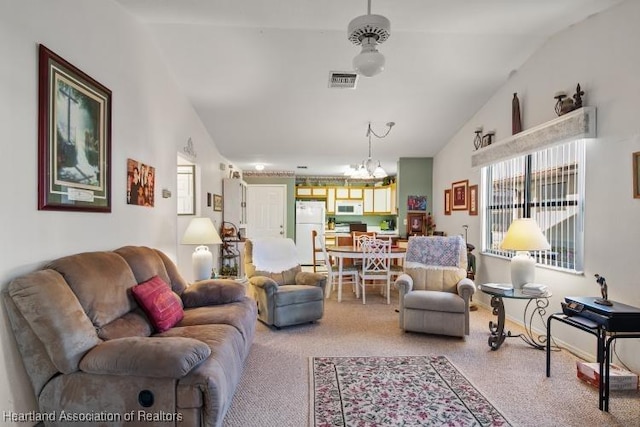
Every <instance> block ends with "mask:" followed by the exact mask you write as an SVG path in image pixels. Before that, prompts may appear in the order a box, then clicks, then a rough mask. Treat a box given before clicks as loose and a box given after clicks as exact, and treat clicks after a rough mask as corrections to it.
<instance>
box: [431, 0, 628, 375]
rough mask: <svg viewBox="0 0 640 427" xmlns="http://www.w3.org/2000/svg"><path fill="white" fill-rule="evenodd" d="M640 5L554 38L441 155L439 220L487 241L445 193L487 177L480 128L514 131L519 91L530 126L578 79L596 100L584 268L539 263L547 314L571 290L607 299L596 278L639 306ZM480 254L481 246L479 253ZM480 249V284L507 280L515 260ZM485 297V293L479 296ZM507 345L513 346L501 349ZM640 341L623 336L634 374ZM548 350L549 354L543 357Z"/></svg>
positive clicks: (589, 340)
mask: <svg viewBox="0 0 640 427" xmlns="http://www.w3.org/2000/svg"><path fill="white" fill-rule="evenodd" d="M638 22H640V2H637V1H634V0H629V1H627V2H625V3H622V4H621V5H619V6H617V7H615V8H613V9H611V10H609V11H606V12H603V13H601V14H599V15H596V16H592V17H591V18H589V19H587V20H585V21H584V22H581V23H579V24H577V25H574V26H572V27H571V28H569V29H567V30H565V31H563V32H561V33H559V34H557V35H555V36H554V37H552V38H551V39H550V40H549V41H548V42H547V43H546V44H545V45H544V46H543V47H542V48H541V49H540V50H539V51H538V52H537V53H535V54H534V55H533V56H532V57H531V58H530V59H529V60H528V61H527V62H526V63H525V64H524V65H523V66H522V67H521V68H520V69H519V70H518V71H517V72H516V73H515V74H514V75H512V76H511V77H510V78H509V79H508V80H507V76H505V80H506V82H505V84H504V86H503V87H502V88H501V89H500V90H499V91H498V92H496V93H495V95H494V96H493V97H492V98H491V99H490V100H489V102H487V104H486V105H485V106H484V107H482V108H481V109H480V111H478V113H477V114H476V115H475V116H474V117H473V118H472V119H471V120H470V121H469V122H468V123H466V124H465V125H464V126H463V127H462V129H461V130H460V131H459V132H458V133H457V134H456V135H455V136H454V137H453V138H452V139H451V140H450V141H449V142H448V144H447V145H446V147H445V148H444V149H443V150H441V152H440V153H438V155H437V156H436V157H435V161H434V194H435V195H436V196H435V197H434V198H435V202H436V212H435V213H436V215H437V216H436V223H437V224H438V228H439V229H443V230H445V231H447V232H448V233H450V234H452V233H453V234H458V233H462V232H463V228H462V225H463V224H468V225H469V242H471V243H474V244H476V246H477V247H478V248H479V247H480V244H479V243H480V241H481V238H480V233H481V218H482V217H481V216H477V217H471V216H469V215H467V214H466V213H461V212H455V211H454V212H453V213H452V215H451V216H445V215H444V214H443V202H442V196H438V195H442V194H443V191H444V189H445V188H449V186H450V185H451V183H452V182H454V181H458V180H461V179H467V178H468V179H469V180H470V183H471V184H479V183H480V171H479V170H474V169H472V168H471V160H470V156H471V153H472V151H473V137H474V129H475V128H476V127H477V126H484V129H485V130H487V129H496V130H497V139H498V140H501V139H503V138H506V137H508V136H509V135H511V99H512V97H513V93H514V92H517V93H518V97H519V98H520V104H521V112H522V120H523V129H528V128H531V127H533V126H536V125H538V124H541V123H544V122H546V121H549V120H551V119H553V118H555V113H554V109H553V107H554V104H555V100H554V99H553V96H554V94H555V93H556V92H558V91H561V90H562V91H565V92H567V93H571V94H573V93H574V92H575V87H576V84H577V83H580V84H581V86H582V88H583V90H584V91H585V92H586V95H585V97H584V101H585V105H590V106H595V107H597V128H598V129H597V134H598V138H597V140H594V141H591V142H589V143H588V144H587V166H586V167H587V169H586V170H587V180H586V208H585V210H586V212H585V252H586V254H585V263H584V266H585V268H584V270H585V271H584V275H572V274H567V273H560V272H557V271H552V270H549V269H542V268H538V269H537V271H536V281H537V282H543V283H546V284H548V285H549V286H550V287H551V289H552V291H553V294H554V296H553V297H552V298H551V304H550V306H549V310H548V311H549V313H553V312H557V311H560V309H561V307H560V301H561V300H563V299H564V297H565V296H568V295H576V296H577V295H592V296H599V294H600V288H599V286H598V285H597V284H596V282H595V279H594V277H593V275H594V274H595V273H600V274H601V275H603V276H605V277H606V278H607V283H608V284H609V297H610V298H611V299H613V300H615V301H619V302H623V303H627V304H630V305H634V306H640V279H639V278H638V274H637V272H636V270H635V267H637V266H638V242H639V241H640V225H639V223H638V218H640V200H637V199H634V198H633V196H632V167H631V153H633V152H634V151H640V108H639V104H638V103H639V101H640V78H638V76H640V51H639V50H638V49H637V42H638V41H639V40H640V27H639V26H638V25H637V23H638ZM476 252H477V251H476ZM477 255H478V275H477V280H476V281H477V282H478V283H483V282H509V281H510V279H509V263H508V261H505V260H503V259H497V258H495V257H489V256H482V255H479V254H477ZM474 299H478V300H480V301H481V302H484V303H485V304H487V303H488V298H487V297H486V295H478V296H477V297H474ZM505 305H506V308H507V315H508V316H510V317H511V318H513V319H517V320H520V319H522V310H523V307H524V305H523V304H521V303H519V302H518V301H513V300H507V301H506V303H505ZM553 334H554V336H557V337H559V338H560V339H561V340H562V341H564V342H566V343H567V344H569V345H571V346H575V347H577V350H578V351H579V352H582V353H583V354H585V353H586V354H588V355H590V356H591V357H595V356H594V351H595V340H594V338H593V337H592V336H591V335H588V334H585V333H581V332H579V331H577V330H575V329H573V328H570V327H566V326H564V325H560V324H557V323H555V324H554V327H553ZM501 351H508V350H506V349H503V350H501ZM638 351H640V345H639V340H619V341H618V344H617V352H618V354H619V355H620V357H621V359H622V360H623V361H624V362H625V363H626V364H628V365H629V366H630V367H631V368H632V369H633V370H634V372H640V359H638V357H637V356H636V355H637V354H638ZM539 356H540V357H542V354H540V355H539Z"/></svg>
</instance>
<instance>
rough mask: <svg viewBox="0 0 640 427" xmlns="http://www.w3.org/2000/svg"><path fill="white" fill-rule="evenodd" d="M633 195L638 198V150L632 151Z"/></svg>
mask: <svg viewBox="0 0 640 427" xmlns="http://www.w3.org/2000/svg"><path fill="white" fill-rule="evenodd" d="M633 197H634V198H636V199H640V151H636V152H635V153H633Z"/></svg>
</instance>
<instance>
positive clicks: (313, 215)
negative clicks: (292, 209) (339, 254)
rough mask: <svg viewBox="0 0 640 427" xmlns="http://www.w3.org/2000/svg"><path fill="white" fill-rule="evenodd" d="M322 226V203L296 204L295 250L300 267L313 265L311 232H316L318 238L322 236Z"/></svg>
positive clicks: (323, 215) (300, 202) (302, 202)
mask: <svg viewBox="0 0 640 427" xmlns="http://www.w3.org/2000/svg"><path fill="white" fill-rule="evenodd" d="M324 224H325V204H324V202H311V201H310V202H304V201H298V202H296V248H297V250H298V260H299V262H300V265H313V242H312V241H311V239H312V237H311V231H312V230H316V232H317V233H318V236H322V235H323V234H324ZM316 243H317V242H316Z"/></svg>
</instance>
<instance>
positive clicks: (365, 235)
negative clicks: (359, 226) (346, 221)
mask: <svg viewBox="0 0 640 427" xmlns="http://www.w3.org/2000/svg"><path fill="white" fill-rule="evenodd" d="M375 238H376V232H375V231H352V232H351V239H352V241H353V247H354V248H355V249H357V250H360V249H361V244H362V240H363V239H375Z"/></svg>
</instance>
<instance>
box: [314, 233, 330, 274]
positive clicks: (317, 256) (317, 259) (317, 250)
mask: <svg viewBox="0 0 640 427" xmlns="http://www.w3.org/2000/svg"><path fill="white" fill-rule="evenodd" d="M320 242H322V243H324V235H322V234H318V232H317V231H316V230H311V247H312V250H313V272H314V273H317V272H318V263H320V265H321V266H323V265H325V262H324V260H325V259H326V257H327V255H326V254H325V255H322V248H321V247H320ZM322 257H324V258H322ZM321 273H324V272H323V271H321Z"/></svg>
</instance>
